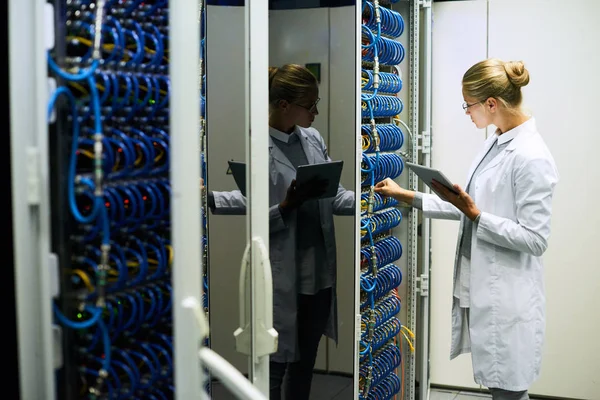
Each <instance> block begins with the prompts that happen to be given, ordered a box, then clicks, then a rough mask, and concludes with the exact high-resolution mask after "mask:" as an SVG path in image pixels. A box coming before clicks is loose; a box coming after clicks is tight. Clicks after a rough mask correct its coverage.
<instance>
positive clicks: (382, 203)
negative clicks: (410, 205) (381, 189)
mask: <svg viewBox="0 0 600 400" xmlns="http://www.w3.org/2000/svg"><path fill="white" fill-rule="evenodd" d="M368 201H369V193H368V192H363V193H361V195H360V204H361V212H362V214H365V213H366V211H367V204H368ZM396 205H398V200H396V199H394V198H393V197H383V196H381V195H380V194H379V193H375V195H374V196H373V212H375V211H379V210H383V209H384V208H389V207H394V206H396Z"/></svg>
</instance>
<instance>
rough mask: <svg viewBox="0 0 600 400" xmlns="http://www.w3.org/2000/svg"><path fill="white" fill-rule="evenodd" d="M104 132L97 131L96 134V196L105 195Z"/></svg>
mask: <svg viewBox="0 0 600 400" xmlns="http://www.w3.org/2000/svg"><path fill="white" fill-rule="evenodd" d="M103 136H104V135H102V132H96V133H95V134H94V183H95V186H96V187H95V188H94V195H95V196H96V197H102V196H104V192H103V190H102V179H103V173H102V139H103Z"/></svg>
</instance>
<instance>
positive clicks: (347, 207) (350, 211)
mask: <svg viewBox="0 0 600 400" xmlns="http://www.w3.org/2000/svg"><path fill="white" fill-rule="evenodd" d="M355 201H356V200H355V196H354V192H353V191H352V190H346V189H344V187H343V186H342V185H340V186H339V187H338V191H337V194H336V196H335V199H334V200H333V213H334V214H335V215H354V214H355V211H356V209H355V207H356V202H355Z"/></svg>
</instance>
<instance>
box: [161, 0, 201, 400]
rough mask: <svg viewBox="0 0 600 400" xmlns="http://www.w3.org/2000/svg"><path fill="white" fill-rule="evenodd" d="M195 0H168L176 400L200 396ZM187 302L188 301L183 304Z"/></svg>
mask: <svg viewBox="0 0 600 400" xmlns="http://www.w3.org/2000/svg"><path fill="white" fill-rule="evenodd" d="M199 12H200V4H199V2H198V1H185V0H170V2H169V30H170V38H171V40H170V41H169V43H170V68H169V78H170V80H171V100H170V108H171V117H170V130H171V132H170V133H171V142H170V147H171V154H173V157H171V165H170V167H171V176H170V178H171V205H172V206H171V209H172V214H171V225H172V242H173V249H174V252H175V259H174V263H173V278H172V279H173V295H172V296H173V336H174V341H175V346H174V359H175V360H174V361H175V363H174V366H175V387H176V394H175V396H176V399H177V400H191V399H199V398H202V397H201V396H203V393H204V391H203V390H202V384H203V382H204V377H203V375H204V372H203V370H202V369H201V368H200V360H199V358H198V349H199V347H200V345H201V340H202V338H201V329H200V325H199V324H198V322H197V319H196V318H195V315H194V313H193V311H192V309H191V308H190V307H189V304H190V303H193V304H201V299H202V267H203V266H202V257H201V249H200V247H201V246H200V243H201V235H202V232H201V230H202V226H201V223H200V222H201V214H200V207H201V203H200V187H199V182H200V92H199V90H198V88H199V87H200V86H199V85H200V80H199V79H200V77H199V76H198V62H199V60H200V26H199V24H198V13H199ZM186 304H187V305H186Z"/></svg>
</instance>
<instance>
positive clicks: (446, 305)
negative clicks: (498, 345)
mask: <svg viewBox="0 0 600 400" xmlns="http://www.w3.org/2000/svg"><path fill="white" fill-rule="evenodd" d="M486 13H487V6H486V2H485V1H460V2H443V3H434V9H433V39H432V53H433V54H432V62H433V69H432V90H433V97H432V113H433V116H432V132H433V136H432V140H433V142H432V146H433V147H432V160H431V162H432V165H433V166H434V167H436V168H440V169H442V170H443V171H444V173H445V174H446V175H447V176H448V178H449V179H452V180H454V181H456V182H464V181H465V180H466V177H467V173H468V169H469V166H470V165H471V161H472V159H473V158H474V157H475V155H476V154H477V152H478V150H479V147H480V146H481V142H482V141H483V140H484V139H485V132H484V131H479V130H477V129H476V128H475V127H474V126H473V124H472V123H471V121H470V120H469V119H468V118H466V117H465V116H464V112H463V111H462V108H461V105H462V103H463V98H462V93H461V84H460V82H461V78H462V75H463V74H464V72H465V71H466V70H467V69H468V68H469V67H470V66H471V65H473V64H474V63H476V62H477V61H479V60H482V59H484V58H485V56H486ZM457 235H458V224H457V223H456V222H452V221H442V220H433V221H432V223H431V247H432V254H431V277H430V285H431V287H430V289H431V290H430V293H431V318H430V320H431V323H430V371H431V384H444V385H456V386H463V387H469V386H472V387H474V382H473V374H472V372H471V358H470V357H469V356H460V357H459V358H458V359H455V360H454V361H452V362H450V326H451V316H450V310H451V298H452V297H451V296H452V269H453V262H454V251H455V246H456V237H457Z"/></svg>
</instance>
